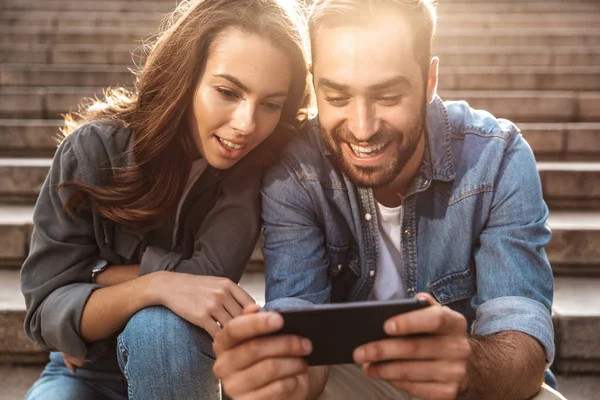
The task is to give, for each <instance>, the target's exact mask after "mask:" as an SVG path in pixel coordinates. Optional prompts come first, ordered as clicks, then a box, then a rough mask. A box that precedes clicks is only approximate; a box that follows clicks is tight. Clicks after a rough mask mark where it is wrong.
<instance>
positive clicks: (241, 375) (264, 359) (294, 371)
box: [213, 305, 312, 400]
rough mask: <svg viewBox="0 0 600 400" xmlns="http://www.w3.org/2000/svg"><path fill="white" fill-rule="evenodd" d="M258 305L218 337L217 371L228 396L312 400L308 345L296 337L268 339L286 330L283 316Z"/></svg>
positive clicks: (246, 399)
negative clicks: (310, 396) (309, 393)
mask: <svg viewBox="0 0 600 400" xmlns="http://www.w3.org/2000/svg"><path fill="white" fill-rule="evenodd" d="M259 309H260V307H258V306H256V305H251V306H247V307H246V308H244V314H243V315H241V316H239V317H236V318H234V319H233V320H231V321H230V322H228V323H227V324H226V325H225V326H224V327H223V329H222V330H221V332H219V334H218V335H217V337H216V339H215V342H214V350H215V354H216V356H217V361H216V362H215V365H214V367H213V371H214V373H215V376H216V377H217V378H219V379H220V380H221V383H222V384H223V388H224V390H225V392H226V393H227V395H229V397H231V398H232V399H234V400H238V399H239V400H258V399H290V400H296V399H297V400H300V399H302V400H303V399H306V398H307V396H308V364H307V363H306V361H305V360H304V358H303V357H304V356H306V355H308V354H310V352H311V351H312V346H311V343H310V341H309V340H308V339H303V338H301V337H299V336H295V335H276V336H264V335H268V334H271V333H274V332H277V331H278V330H280V329H281V328H282V327H283V318H282V317H281V315H279V314H277V313H273V312H261V313H258V312H257V311H258V310H259Z"/></svg>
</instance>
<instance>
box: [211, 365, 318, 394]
mask: <svg viewBox="0 0 600 400" xmlns="http://www.w3.org/2000/svg"><path fill="white" fill-rule="evenodd" d="M307 371H308V365H307V364H306V361H304V360H303V359H301V358H298V357H288V358H283V357H282V358H269V359H266V360H263V361H260V362H258V363H256V364H254V365H253V366H251V367H250V368H248V369H244V370H243V371H240V372H237V373H234V374H232V375H231V376H230V377H227V378H226V379H223V380H222V383H223V388H224V389H225V392H226V393H227V394H229V395H230V396H237V395H239V394H242V393H249V392H252V391H255V390H258V389H260V388H262V387H263V386H267V385H269V384H271V383H273V382H276V381H279V380H282V379H285V378H288V377H293V376H295V375H298V374H302V373H306V372H307Z"/></svg>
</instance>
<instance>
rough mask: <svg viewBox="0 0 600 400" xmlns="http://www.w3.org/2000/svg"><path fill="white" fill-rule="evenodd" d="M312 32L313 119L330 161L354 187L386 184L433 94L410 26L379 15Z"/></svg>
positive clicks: (405, 156)
mask: <svg viewBox="0 0 600 400" xmlns="http://www.w3.org/2000/svg"><path fill="white" fill-rule="evenodd" d="M315 37H316V39H315V41H314V42H313V43H312V45H313V55H314V60H313V74H314V85H315V91H316V95H317V106H318V109H319V124H320V129H321V135H322V137H323V139H324V142H325V143H326V145H327V147H328V148H329V150H330V151H331V153H332V155H333V161H334V162H335V163H336V164H337V167H338V168H340V169H341V170H342V172H344V174H346V176H348V177H349V178H350V179H351V180H352V181H354V182H355V183H356V184H358V185H359V186H363V187H381V186H385V185H388V184H390V183H391V182H393V181H394V179H395V178H396V177H397V176H398V175H399V174H400V172H401V171H402V169H403V168H404V166H405V165H406V163H407V162H408V160H409V159H410V158H411V156H412V155H413V153H414V152H415V149H416V148H417V145H418V143H419V141H420V139H421V137H422V135H423V132H424V128H425V109H426V107H425V106H426V104H427V102H428V98H430V97H431V96H432V95H433V92H432V91H431V90H426V89H427V88H428V87H427V86H426V82H424V80H423V74H422V70H421V67H420V66H419V64H418V63H417V59H416V57H415V54H414V51H413V42H414V37H413V33H412V31H411V27H410V25H408V23H407V22H406V21H405V20H404V17H402V16H399V15H393V16H390V15H382V16H381V17H379V18H377V21H376V22H373V23H368V24H358V25H350V24H349V25H339V26H336V25H323V26H321V27H320V28H319V29H318V30H317V32H316V34H315ZM434 76H435V74H434ZM434 80H435V79H434ZM430 83H431V82H430ZM433 87H435V82H433Z"/></svg>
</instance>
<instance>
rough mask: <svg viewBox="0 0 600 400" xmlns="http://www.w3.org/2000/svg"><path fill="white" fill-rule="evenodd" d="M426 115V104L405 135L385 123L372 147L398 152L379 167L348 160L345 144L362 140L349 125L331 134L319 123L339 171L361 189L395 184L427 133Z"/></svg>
mask: <svg viewBox="0 0 600 400" xmlns="http://www.w3.org/2000/svg"><path fill="white" fill-rule="evenodd" d="M425 113H426V105H424V106H423V107H422V109H421V115H420V116H419V117H418V118H417V119H415V123H414V125H413V127H412V128H411V129H410V130H408V131H407V132H401V131H399V130H396V129H394V128H392V127H391V126H389V125H388V124H386V123H382V126H381V129H379V130H378V131H377V132H375V134H373V135H372V136H371V137H370V138H369V140H368V142H367V143H368V145H369V146H373V145H378V144H381V143H387V145H386V148H385V149H384V151H386V152H387V151H389V149H387V146H395V147H396V150H395V152H394V153H393V154H392V155H391V156H388V157H387V159H384V160H383V162H382V163H381V164H380V165H378V166H376V167H365V166H359V165H355V164H353V163H352V162H351V161H348V160H347V159H346V158H344V153H343V149H342V144H343V143H345V142H347V143H352V144H356V143H358V140H356V138H355V137H354V135H353V134H352V132H350V130H349V129H348V125H347V123H344V124H343V125H340V126H338V127H336V128H335V129H334V130H333V131H332V132H331V133H329V132H327V131H326V130H325V128H324V127H323V126H322V125H321V124H320V123H319V130H320V131H321V137H322V138H323V141H324V142H325V145H326V146H327V148H328V149H329V152H330V153H331V160H332V162H333V163H334V165H335V166H336V167H337V169H338V170H340V171H341V172H342V173H343V174H344V175H346V176H347V177H348V178H349V179H350V180H351V181H352V182H354V183H355V184H356V185H358V186H361V187H366V188H379V187H385V186H387V185H389V184H390V183H392V182H393V181H394V180H395V179H396V178H397V177H398V175H400V172H402V170H403V169H404V167H405V166H406V164H407V163H408V161H409V160H410V159H411V158H412V156H413V155H414V153H415V151H416V150H417V146H418V145H419V141H420V139H421V136H423V134H424V132H425V124H426V119H425ZM363 144H364V143H363Z"/></svg>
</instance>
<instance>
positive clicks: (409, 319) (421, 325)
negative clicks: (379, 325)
mask: <svg viewBox="0 0 600 400" xmlns="http://www.w3.org/2000/svg"><path fill="white" fill-rule="evenodd" d="M383 328H384V330H385V332H386V333H387V334H388V335H391V336H403V335H414V334H420V333H433V334H442V333H463V332H464V333H466V332H467V321H466V319H465V317H464V316H463V315H461V314H459V313H457V312H456V311H453V310H451V309H450V308H448V307H442V306H440V305H437V304H436V305H432V306H430V307H427V308H424V309H421V310H416V311H411V312H408V313H406V314H401V315H397V316H395V317H392V318H390V319H388V320H387V321H386V322H385V324H384V326H383Z"/></svg>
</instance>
